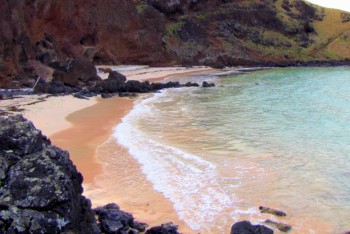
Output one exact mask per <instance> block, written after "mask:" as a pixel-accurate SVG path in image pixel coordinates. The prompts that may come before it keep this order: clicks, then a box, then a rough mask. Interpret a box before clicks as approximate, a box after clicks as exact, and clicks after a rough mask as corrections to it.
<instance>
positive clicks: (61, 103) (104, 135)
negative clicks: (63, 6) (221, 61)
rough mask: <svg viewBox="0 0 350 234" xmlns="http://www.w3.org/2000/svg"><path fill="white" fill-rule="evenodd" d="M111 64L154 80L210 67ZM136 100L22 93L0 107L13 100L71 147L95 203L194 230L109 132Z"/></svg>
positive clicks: (39, 125)
mask: <svg viewBox="0 0 350 234" xmlns="http://www.w3.org/2000/svg"><path fill="white" fill-rule="evenodd" d="M111 68H112V69H113V70H117V71H119V72H121V73H122V74H124V75H125V76H126V77H127V79H129V80H149V81H153V82H154V81H160V80H164V79H165V78H169V77H172V76H184V75H188V74H193V73H205V72H209V71H210V70H213V69H210V68H207V67H196V68H148V67H138V68H137V69H135V68H134V69H130V70H128V69H127V67H125V66H123V67H119V66H118V67H111ZM121 68H123V69H124V70H123V69H121ZM99 75H100V76H101V77H103V78H107V76H108V74H105V73H99ZM146 96H147V95H146ZM140 98H145V96H140V97H139V98H138V99H140ZM136 100H137V99H130V98H120V97H114V98H111V99H102V98H91V99H90V100H82V99H77V98H74V97H72V96H62V97H47V96H45V95H43V96H25V97H22V98H19V99H13V100H7V101H4V102H1V107H0V108H2V109H4V110H10V109H11V108H13V107H11V106H17V109H15V111H20V112H21V113H22V114H23V115H24V116H25V117H26V118H28V119H29V120H31V121H32V122H33V123H34V125H35V126H36V127H37V128H38V129H40V130H42V132H43V133H44V134H45V135H47V136H48V137H49V138H50V139H51V141H52V142H53V144H55V145H57V146H59V147H61V148H62V149H64V150H67V151H69V152H70V156H71V159H72V161H73V162H74V164H75V165H76V166H77V168H78V170H79V171H80V172H81V173H82V174H83V176H84V183H83V186H84V190H85V191H84V194H85V196H87V197H88V198H89V199H91V201H92V204H93V206H94V207H96V206H100V205H104V204H107V203H110V202H115V203H117V204H118V205H120V206H121V208H122V209H124V210H125V211H128V212H130V213H132V214H133V215H134V216H135V218H136V219H137V220H139V221H142V222H146V223H148V224H150V225H151V226H154V225H160V224H162V223H166V222H170V221H172V222H174V223H176V224H177V225H179V227H180V231H181V232H184V233H194V232H193V231H192V230H191V229H190V228H189V227H188V226H187V225H186V224H185V223H184V222H183V221H182V220H180V219H179V218H178V216H177V214H176V212H175V210H174V208H173V204H172V203H171V202H170V201H169V200H167V199H166V198H165V197H164V196H163V194H161V193H159V192H156V191H154V190H153V187H152V184H151V182H149V181H148V180H147V179H146V178H145V176H144V175H143V174H142V172H141V168H140V165H139V164H138V163H137V162H136V161H135V159H134V158H133V157H132V156H131V155H129V153H128V151H127V149H125V148H123V147H122V146H120V145H118V144H117V142H116V140H115V139H114V138H113V137H111V134H112V131H113V128H114V127H115V126H117V125H118V123H119V122H120V121H121V119H122V118H123V116H125V115H126V114H127V113H128V112H129V111H130V110H131V109H132V108H133V105H134V102H135V101H136ZM106 155H108V156H110V155H115V159H116V160H114V161H113V162H108V160H107V159H106V158H105V156H106ZM135 188H137V189H135Z"/></svg>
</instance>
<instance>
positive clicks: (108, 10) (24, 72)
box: [0, 0, 166, 87]
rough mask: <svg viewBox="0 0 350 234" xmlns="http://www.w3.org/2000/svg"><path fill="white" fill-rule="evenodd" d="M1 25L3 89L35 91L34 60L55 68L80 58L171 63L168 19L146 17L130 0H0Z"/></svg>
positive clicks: (157, 14)
mask: <svg viewBox="0 0 350 234" xmlns="http://www.w3.org/2000/svg"><path fill="white" fill-rule="evenodd" d="M0 24H1V27H0V62H1V65H0V66H1V67H0V82H1V83H0V87H7V86H11V87H16V86H18V87H19V86H30V85H31V84H32V83H33V81H34V80H35V79H34V78H35V74H36V72H35V71H36V70H35V69H33V67H31V65H29V64H31V63H30V61H31V60H40V61H41V62H42V63H43V64H45V65H46V66H49V67H54V68H55V66H54V65H53V63H54V62H56V65H57V63H60V65H62V66H63V67H64V66H65V63H68V60H69V59H71V58H74V57H77V56H84V57H85V58H87V59H89V60H90V61H92V62H94V63H96V64H99V63H103V64H106V63H113V64H120V63H143V64H157V63H160V62H162V61H165V60H166V58H165V53H164V51H163V50H162V46H161V45H162V43H163V42H162V34H161V32H162V31H164V16H162V15H161V13H160V12H158V11H157V10H155V9H148V10H147V11H145V12H143V14H142V17H141V15H140V14H138V11H137V8H136V7H135V5H134V3H133V1H130V0H118V1H114V0H99V1H95V0H84V1H81V0H49V1H47V0H33V1H10V0H0ZM45 35H46V36H45ZM28 61H29V63H28Z"/></svg>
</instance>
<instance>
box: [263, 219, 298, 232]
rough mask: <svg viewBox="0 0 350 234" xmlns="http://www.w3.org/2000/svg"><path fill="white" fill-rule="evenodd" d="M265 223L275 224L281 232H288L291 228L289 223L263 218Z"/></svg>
mask: <svg viewBox="0 0 350 234" xmlns="http://www.w3.org/2000/svg"><path fill="white" fill-rule="evenodd" d="M265 223H267V224H270V225H272V226H275V227H276V228H277V229H278V230H280V231H281V232H288V231H290V230H291V229H292V226H290V225H289V224H285V223H279V222H276V221H273V220H270V219H267V220H265Z"/></svg>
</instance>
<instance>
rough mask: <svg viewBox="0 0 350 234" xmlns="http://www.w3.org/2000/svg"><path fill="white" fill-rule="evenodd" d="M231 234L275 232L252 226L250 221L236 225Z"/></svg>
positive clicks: (265, 233)
mask: <svg viewBox="0 0 350 234" xmlns="http://www.w3.org/2000/svg"><path fill="white" fill-rule="evenodd" d="M231 234H273V230H272V229H270V228H268V227H265V226H263V225H252V224H251V223H250V222H249V221H241V222H238V223H235V224H234V225H233V226H232V227H231Z"/></svg>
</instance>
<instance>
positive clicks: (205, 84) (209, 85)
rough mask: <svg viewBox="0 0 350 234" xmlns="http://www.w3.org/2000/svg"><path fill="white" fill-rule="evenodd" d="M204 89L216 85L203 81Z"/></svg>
mask: <svg viewBox="0 0 350 234" xmlns="http://www.w3.org/2000/svg"><path fill="white" fill-rule="evenodd" d="M202 87H203V88H210V87H215V84H214V83H208V82H206V81H203V83H202Z"/></svg>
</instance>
